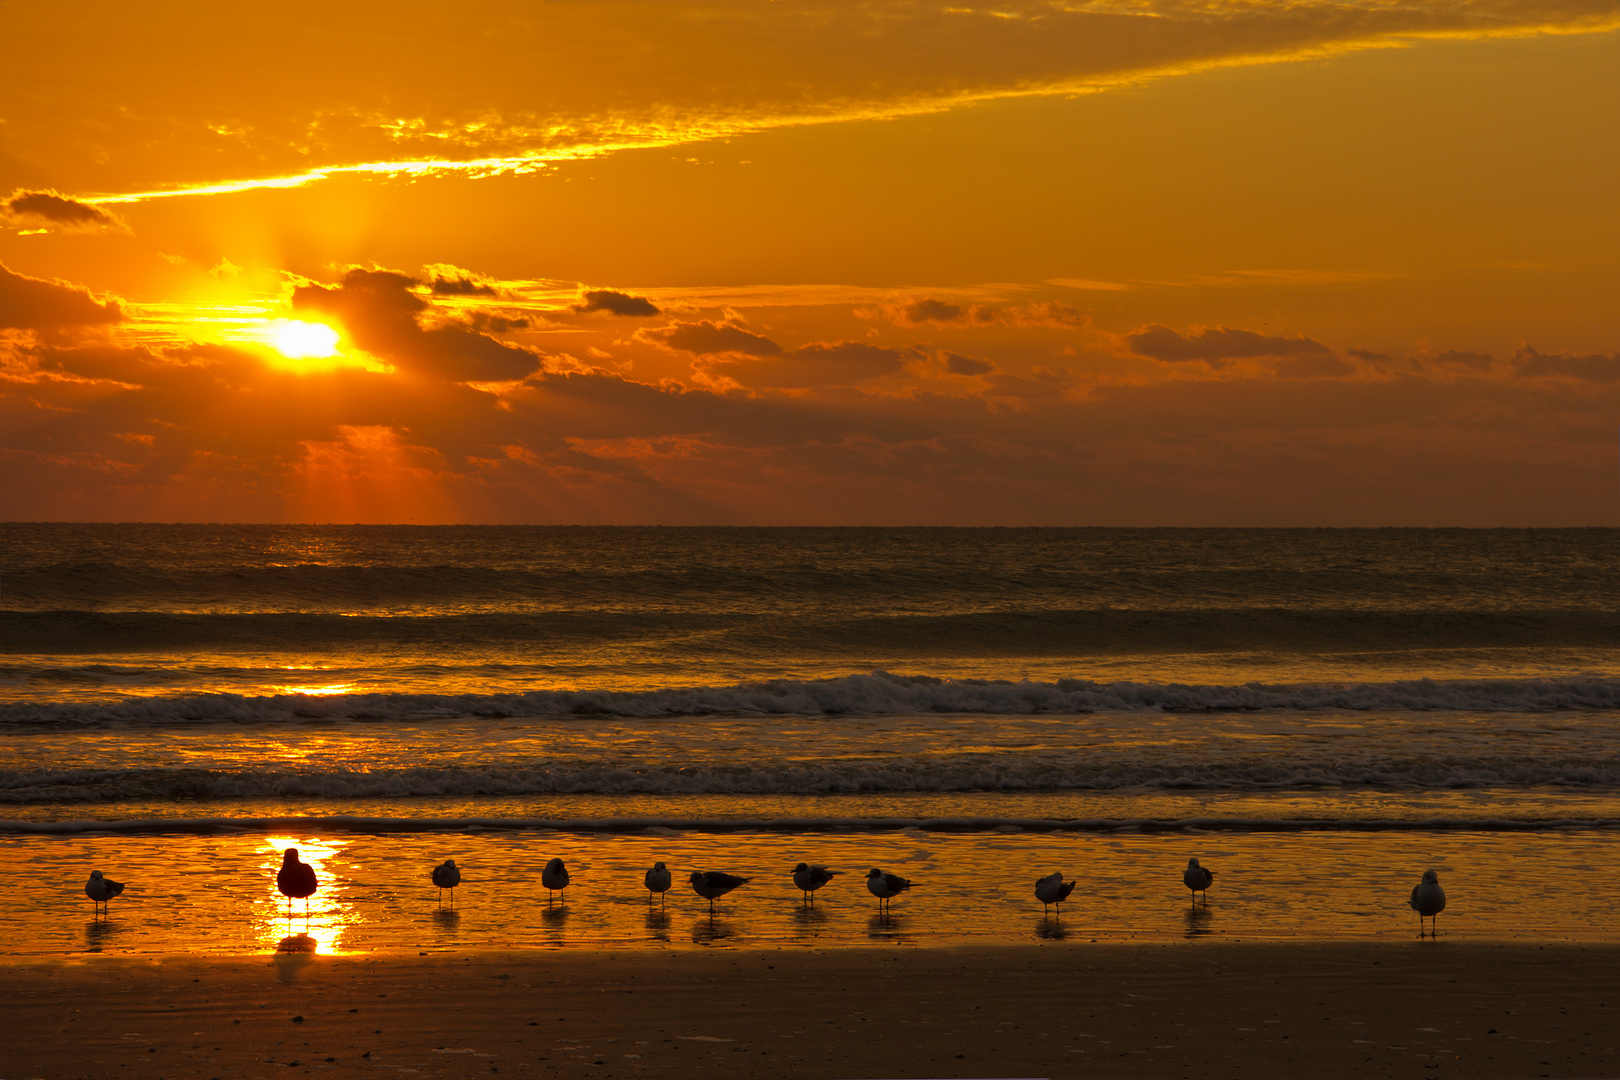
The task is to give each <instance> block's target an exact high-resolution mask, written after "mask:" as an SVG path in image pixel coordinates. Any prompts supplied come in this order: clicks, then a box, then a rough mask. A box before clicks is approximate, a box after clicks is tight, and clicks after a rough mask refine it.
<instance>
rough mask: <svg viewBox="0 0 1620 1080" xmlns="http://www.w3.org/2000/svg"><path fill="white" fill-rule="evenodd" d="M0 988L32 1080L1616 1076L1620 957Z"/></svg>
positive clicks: (1365, 954) (139, 978) (1309, 953)
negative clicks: (104, 1077) (195, 1079)
mask: <svg viewBox="0 0 1620 1080" xmlns="http://www.w3.org/2000/svg"><path fill="white" fill-rule="evenodd" d="M1178 945H1179V946H1181V947H1177V946H1178ZM0 970H4V971H5V973H6V978H5V979H4V980H3V981H0V1009H3V1010H4V1014H5V1015H6V1016H7V1017H8V1018H9V1019H10V1023H11V1025H14V1026H13V1030H16V1031H27V1032H30V1033H33V1035H32V1037H30V1038H28V1039H23V1040H15V1041H13V1042H11V1043H9V1044H6V1045H5V1046H3V1047H0V1075H4V1076H6V1077H8V1078H23V1080H26V1078H28V1077H54V1076H65V1075H84V1074H86V1073H92V1074H94V1073H100V1072H108V1071H114V1070H116V1071H117V1073H118V1075H119V1076H120V1077H181V1076H202V1077H216V1076H217V1077H220V1078H222V1080H234V1078H239V1077H242V1076H273V1075H280V1074H281V1072H280V1071H281V1070H285V1069H289V1068H290V1069H294V1070H301V1071H302V1072H306V1073H307V1072H311V1071H317V1072H318V1071H319V1070H321V1069H328V1068H330V1069H337V1070H339V1071H348V1072H355V1071H359V1070H366V1071H370V1070H373V1069H378V1068H382V1069H385V1070H387V1071H388V1072H390V1073H398V1072H401V1071H405V1072H406V1074H407V1075H414V1074H420V1075H430V1074H431V1075H436V1076H437V1075H443V1076H472V1075H474V1074H478V1075H481V1076H487V1075H490V1074H492V1073H494V1072H504V1073H512V1072H516V1073H518V1074H519V1075H542V1074H545V1075H558V1076H569V1077H576V1076H577V1077H593V1078H595V1077H609V1076H612V1077H630V1076H647V1077H664V1076H671V1077H673V1076H676V1075H680V1076H691V1075H693V1074H694V1073H699V1074H701V1072H702V1071H703V1070H709V1069H713V1070H716V1072H718V1073H724V1074H726V1075H728V1076H733V1075H746V1076H762V1077H829V1078H830V1077H845V1078H866V1077H985V1076H1026V1077H1034V1076H1077V1075H1086V1076H1143V1077H1158V1076H1166V1077H1172V1076H1173V1077H1183V1076H1188V1075H1193V1074H1200V1075H1217V1076H1232V1077H1271V1076H1277V1077H1282V1076H1302V1075H1310V1076H1362V1075H1378V1076H1385V1075H1389V1074H1391V1073H1398V1074H1402V1075H1414V1074H1413V1072H1412V1070H1413V1069H1423V1070H1425V1071H1424V1072H1423V1073H1422V1075H1425V1076H1437V1075H1439V1076H1446V1075H1463V1076H1470V1077H1515V1076H1516V1077H1522V1076H1565V1077H1577V1076H1597V1075H1610V1074H1613V1073H1615V1072H1616V1071H1620V1052H1617V1051H1616V1046H1620V1035H1617V1034H1615V1030H1616V1028H1617V1027H1620V1025H1616V1024H1615V1023H1614V1020H1615V1017H1616V1016H1617V1015H1620V1012H1617V1010H1620V945H1616V944H1572V943H1565V942H1530V941H1519V942H1483V941H1465V942H1459V941H1453V940H1448V939H1447V938H1446V937H1445V936H1442V937H1441V938H1440V939H1439V940H1438V941H1434V940H1429V941H1418V940H1416V939H1409V940H1405V941H1399V942H1395V941H1381V942H1351V941H1311V942H1274V941H1220V940H1207V939H1206V940H1204V941H1200V942H1198V943H1196V944H1194V943H1180V942H1132V943H1119V942H1103V943H1098V944H1091V943H1089V942H1087V943H1075V942H1072V941H1071V942H1053V943H1043V944H1033V943H1025V944H1012V943H1001V944H995V945H970V946H952V947H929V948H906V947H895V946H892V945H890V946H885V945H881V944H875V945H871V946H865V947H849V946H846V947H838V948H827V949H823V948H816V947H810V948H806V947H782V948H741V947H732V948H724V949H708V950H702V949H698V950H689V949H669V950H662V951H647V950H600V951H593V950H587V949H567V950H526V951H521V952H503V951H485V952H471V953H469V952H456V953H435V954H433V955H429V956H403V955H386V956H378V955H364V956H321V955H312V954H307V953H306V954H278V955H266V954H257V955H244V956H236V957H231V958H224V957H199V956H183V957H168V958H161V959H149V958H132V957H123V956H120V957H106V956H96V957H82V956H80V957H71V958H68V957H51V958H35V957H28V958H21V957H8V958H4V959H0ZM295 1018H301V1019H295ZM411 1070H414V1073H412V1072H410V1071H411Z"/></svg>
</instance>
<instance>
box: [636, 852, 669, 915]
mask: <svg viewBox="0 0 1620 1080" xmlns="http://www.w3.org/2000/svg"><path fill="white" fill-rule="evenodd" d="M641 880H642V881H643V882H645V883H646V885H647V906H648V907H652V898H653V893H657V894H658V906H659V907H663V906H664V894H665V893H667V892H669V887H670V885H672V884H673V883H674V878H672V877H671V876H670V873H669V869H668V868H667V867H666V866H664V864H663V863H661V862H655V863H653V864H652V869H651V870H648V871H647V876H646V877H644V878H642V879H641Z"/></svg>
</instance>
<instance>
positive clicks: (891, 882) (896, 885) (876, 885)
mask: <svg viewBox="0 0 1620 1080" xmlns="http://www.w3.org/2000/svg"><path fill="white" fill-rule="evenodd" d="M911 886H912V882H911V880H910V879H909V878H903V877H901V876H900V875H899V874H885V873H884V872H883V871H882V870H879V869H878V868H877V867H875V866H874V867H872V869H871V870H870V871H868V872H867V875H866V891H867V892H869V893H871V894H872V895H873V896H875V897H877V898H878V910H879V911H883V910H885V909H887V908H888V906H889V901H890V900H893V899H894V898H895V897H896V896H899V895H900V894H901V893H903V892H905V891H906V890H907V889H909V888H911Z"/></svg>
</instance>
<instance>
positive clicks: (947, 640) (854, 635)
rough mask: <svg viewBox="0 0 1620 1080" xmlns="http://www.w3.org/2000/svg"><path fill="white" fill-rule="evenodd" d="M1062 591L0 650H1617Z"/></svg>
mask: <svg viewBox="0 0 1620 1080" xmlns="http://www.w3.org/2000/svg"><path fill="white" fill-rule="evenodd" d="M1061 599H1062V598H1061V597H1058V596H1056V595H1052V596H1050V597H1048V598H1046V599H1045V602H1044V603H1039V602H1032V603H1029V604H1026V605H1012V604H1003V605H998V606H996V608H995V609H989V607H987V609H985V610H967V611H963V610H953V611H934V612H930V611H904V610H902V611H883V612H874V611H870V610H838V609H834V608H832V607H830V606H828V605H826V604H821V605H815V604H809V605H807V606H804V607H802V608H800V607H794V606H792V605H787V604H780V605H778V607H777V608H776V609H775V610H773V611H770V612H759V611H753V612H750V611H740V610H724V609H721V608H720V607H718V606H717V605H715V604H713V603H697V602H695V601H694V602H692V603H689V604H686V605H681V606H678V607H677V608H674V609H671V610H634V611H607V610H590V609H580V610H570V611H561V610H552V611H522V610H506V611H499V612H479V613H463V614H436V615H419V614H390V613H387V612H381V613H379V612H378V611H377V609H375V608H367V609H363V610H366V612H367V613H366V614H353V613H340V612H320V611H279V612H261V613H241V612H227V613H216V612H207V611H202V612H163V611H83V610H72V611H19V610H8V611H7V612H6V616H5V619H4V621H3V622H0V654H3V655H13V656H18V655H57V654H112V653H128V652H154V651H163V650H176V649H206V650H209V651H212V652H229V651H231V650H243V649H250V650H265V651H272V652H288V653H294V654H299V655H307V654H308V653H310V652H312V651H321V650H337V651H348V652H356V651H364V652H368V653H378V652H381V653H386V654H389V655H402V654H410V655H414V656H418V657H420V656H452V657H454V656H477V655H488V654H491V653H497V654H500V655H504V656H514V657H523V658H531V657H533V656H535V655H550V656H556V655H562V654H568V653H570V652H572V651H579V650H587V651H588V650H595V649H598V648H600V647H601V646H602V645H603V644H620V645H629V646H634V647H635V648H637V649H638V650H640V651H641V652H643V653H644V654H646V655H649V656H672V655H673V656H681V657H694V656H702V657H710V658H727V657H759V656H781V657H795V656H820V657H851V658H854V657H872V656H892V657H911V656H916V657H949V656H961V657H1003V656H1118V655H1128V654H1152V653H1178V652H1179V653H1185V652H1211V653H1230V652H1251V651H1257V650H1276V651H1281V652H1286V653H1299V652H1371V651H1409V650H1424V649H1430V650H1432V649H1470V648H1477V649H1486V648H1504V647H1508V648H1527V647H1528V648H1582V649H1590V648H1613V647H1616V646H1620V612H1616V611H1612V610H1583V609H1560V610H1548V609H1537V610H1517V609H1513V610H1488V611H1487V610H1479V609H1472V608H1469V609H1465V608H1457V609H1445V608H1435V609H1424V610H1411V609H1394V608H1391V609H1368V610H1359V609H1349V608H1308V607H1307V608H1298V607H1210V606H1204V607H1192V606H1177V605H1173V604H1168V603H1161V604H1160V605H1159V606H1155V607H1128V608H1115V607H1074V606H1066V605H1063V604H1062V603H1061Z"/></svg>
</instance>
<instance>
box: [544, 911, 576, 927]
mask: <svg viewBox="0 0 1620 1080" xmlns="http://www.w3.org/2000/svg"><path fill="white" fill-rule="evenodd" d="M571 913H572V909H571V908H569V907H567V906H566V905H558V906H557V907H548V908H543V909H542V910H541V912H540V921H541V922H543V923H545V924H546V926H548V927H550V928H551V929H553V930H561V929H562V928H563V923H565V922H567V921H568V916H569V915H570V914H571Z"/></svg>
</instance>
